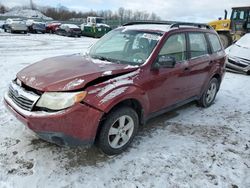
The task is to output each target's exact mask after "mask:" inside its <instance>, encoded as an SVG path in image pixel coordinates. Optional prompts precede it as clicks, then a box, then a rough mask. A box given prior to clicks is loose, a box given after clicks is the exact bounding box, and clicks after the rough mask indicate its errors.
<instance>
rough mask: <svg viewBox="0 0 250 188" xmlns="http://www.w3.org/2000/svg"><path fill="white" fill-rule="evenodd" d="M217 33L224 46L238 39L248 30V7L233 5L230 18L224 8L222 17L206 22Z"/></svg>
mask: <svg viewBox="0 0 250 188" xmlns="http://www.w3.org/2000/svg"><path fill="white" fill-rule="evenodd" d="M208 24H209V25H210V26H212V27H213V28H214V29H215V30H216V31H217V32H218V34H219V36H220V38H221V41H222V43H223V46H224V47H225V48H226V47H228V46H229V45H230V44H232V43H233V42H234V41H237V40H239V38H240V37H241V36H243V35H244V34H245V33H249V32H250V7H233V8H232V14H231V17H230V19H227V11H226V10H225V17H224V19H219V20H217V21H212V22H209V23H208Z"/></svg>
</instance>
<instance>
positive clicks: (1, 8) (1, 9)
mask: <svg viewBox="0 0 250 188" xmlns="http://www.w3.org/2000/svg"><path fill="white" fill-rule="evenodd" d="M7 11H8V8H7V7H6V6H4V5H2V4H0V14H4V13H5V12H7Z"/></svg>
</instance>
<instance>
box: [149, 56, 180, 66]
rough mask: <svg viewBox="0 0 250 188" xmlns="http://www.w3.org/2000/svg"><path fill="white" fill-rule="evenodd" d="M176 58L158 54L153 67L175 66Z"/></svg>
mask: <svg viewBox="0 0 250 188" xmlns="http://www.w3.org/2000/svg"><path fill="white" fill-rule="evenodd" d="M175 64H176V60H175V58H174V57H171V56H165V55H159V56H158V58H157V62H156V63H155V66H154V68H157V69H159V68H173V67H175Z"/></svg>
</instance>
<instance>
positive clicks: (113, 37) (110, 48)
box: [89, 29, 161, 65]
mask: <svg viewBox="0 0 250 188" xmlns="http://www.w3.org/2000/svg"><path fill="white" fill-rule="evenodd" d="M160 37H161V34H159V33H152V32H151V33H150V32H145V31H135V30H126V29H118V30H114V31H111V32H110V33H108V34H107V35H105V36H104V37H103V38H101V39H100V40H99V41H98V42H97V43H96V44H95V45H93V46H92V48H91V49H90V52H89V55H90V56H91V57H92V58H96V59H101V60H107V61H112V62H114V63H121V64H130V65H141V64H143V63H144V62H145V61H146V60H147V58H148V57H149V55H150V54H151V52H152V51H153V49H154V48H155V46H156V44H157V43H158V41H159V39H160Z"/></svg>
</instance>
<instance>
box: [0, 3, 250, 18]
mask: <svg viewBox="0 0 250 188" xmlns="http://www.w3.org/2000/svg"><path fill="white" fill-rule="evenodd" d="M33 2H34V3H35V4H38V5H44V6H45V5H49V6H54V7H56V6H59V5H63V6H66V7H68V8H69V9H73V10H77V11H89V10H91V9H92V10H105V9H111V10H117V9H118V8H119V7H124V8H126V9H133V10H140V11H142V10H145V11H147V12H150V13H151V12H155V13H156V14H157V15H158V16H160V17H161V19H162V20H179V21H193V22H195V21H196V22H207V21H210V20H214V19H217V18H218V17H223V16H224V9H227V10H229V11H230V10H231V7H234V6H250V0H148V1H146V0H33ZM0 3H2V4H4V5H7V6H9V7H13V6H18V5H27V4H29V0H0Z"/></svg>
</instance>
